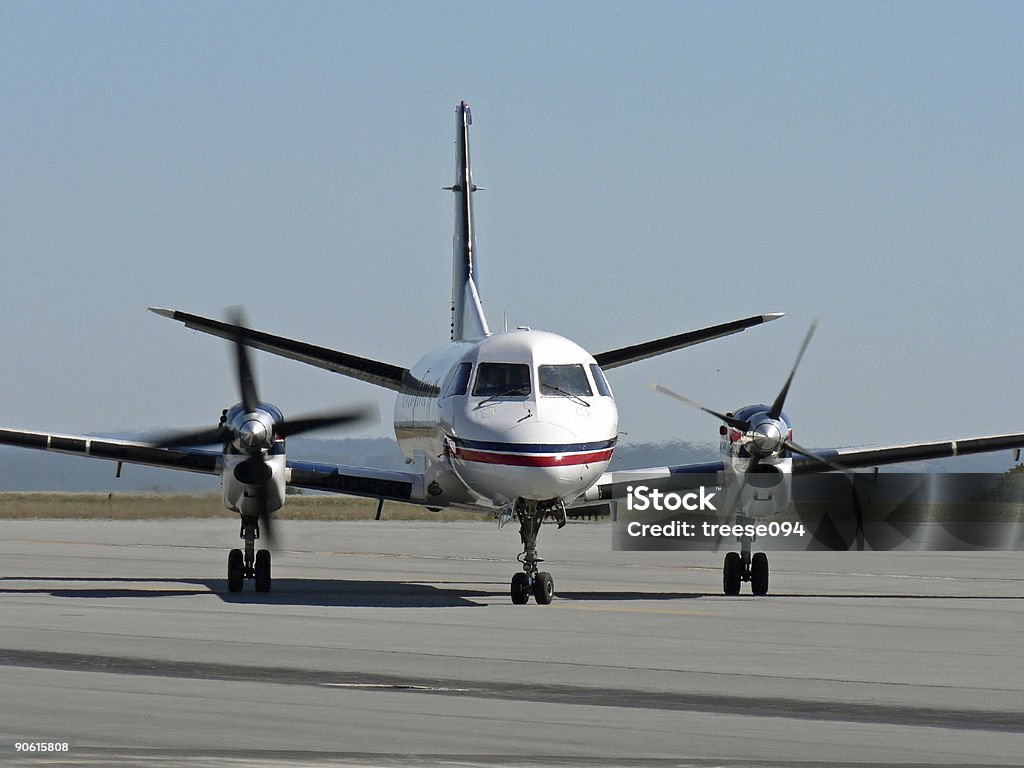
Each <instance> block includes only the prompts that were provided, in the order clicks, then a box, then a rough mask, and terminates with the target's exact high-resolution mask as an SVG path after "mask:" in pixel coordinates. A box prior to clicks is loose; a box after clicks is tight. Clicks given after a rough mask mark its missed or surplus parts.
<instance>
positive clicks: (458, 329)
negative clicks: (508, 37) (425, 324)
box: [445, 101, 491, 341]
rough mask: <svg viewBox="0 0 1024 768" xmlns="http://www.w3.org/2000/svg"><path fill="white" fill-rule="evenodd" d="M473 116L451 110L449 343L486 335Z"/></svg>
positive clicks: (462, 105) (465, 110)
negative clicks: (478, 259)
mask: <svg viewBox="0 0 1024 768" xmlns="http://www.w3.org/2000/svg"><path fill="white" fill-rule="evenodd" d="M472 124H473V115H472V114H471V113H470V111H469V105H468V104H467V103H466V102H464V101H463V102H460V104H459V106H458V107H456V109H455V145H456V157H455V184H454V185H453V186H451V187H445V189H448V190H450V191H452V192H454V193H455V238H454V250H455V252H454V261H453V265H452V340H453V341H461V340H463V339H482V338H483V337H484V336H489V335H490V333H491V332H490V330H489V329H488V327H487V318H485V317H484V310H483V306H482V305H481V304H480V294H479V292H478V290H477V285H476V275H475V272H476V233H475V232H474V230H473V192H475V191H476V189H477V187H476V185H475V184H473V173H472V168H471V165H470V162H469V126H470V125H472Z"/></svg>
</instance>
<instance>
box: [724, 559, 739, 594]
mask: <svg viewBox="0 0 1024 768" xmlns="http://www.w3.org/2000/svg"><path fill="white" fill-rule="evenodd" d="M742 582H743V560H742V559H740V553H739V552H729V553H728V554H727V555H726V556H725V565H724V566H723V567H722V591H723V592H725V594H727V595H738V594H739V593H740V584H741V583H742Z"/></svg>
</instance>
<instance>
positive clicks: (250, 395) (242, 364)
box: [228, 307, 260, 413]
mask: <svg viewBox="0 0 1024 768" xmlns="http://www.w3.org/2000/svg"><path fill="white" fill-rule="evenodd" d="M228 322H229V323H230V324H231V325H232V326H234V338H233V339H232V340H233V341H234V344H235V371H236V373H237V374H238V388H239V390H240V391H241V393H242V405H243V406H244V407H245V410H246V412H248V413H252V412H253V411H255V410H256V408H258V407H259V404H260V397H259V394H257V391H256V375H255V373H253V368H252V361H251V360H250V358H249V348H248V347H247V346H246V345H245V341H244V340H243V336H242V330H243V329H244V328H245V313H244V312H243V311H242V308H241V307H233V308H232V309H230V310H228Z"/></svg>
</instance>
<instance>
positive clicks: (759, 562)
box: [722, 536, 768, 596]
mask: <svg viewBox="0 0 1024 768" xmlns="http://www.w3.org/2000/svg"><path fill="white" fill-rule="evenodd" d="M739 541H740V552H730V553H728V554H727V555H726V556H725V565H724V566H723V568H722V591H723V592H725V594H727V595H738V594H739V593H740V584H742V582H744V581H749V582H750V591H751V592H752V593H753V594H755V595H758V596H761V595H767V594H768V555H766V554H765V553H764V552H757V553H755V554H754V555H753V556H751V554H750V545H751V544H752V543H753V539H752V538H751V537H750V536H740V539H739Z"/></svg>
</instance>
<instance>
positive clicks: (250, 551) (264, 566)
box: [228, 517, 270, 592]
mask: <svg viewBox="0 0 1024 768" xmlns="http://www.w3.org/2000/svg"><path fill="white" fill-rule="evenodd" d="M238 535H239V537H240V538H242V539H244V540H245V552H244V553H243V552H242V550H240V549H232V550H231V551H230V552H229V553H228V591H229V592H241V591H242V586H243V585H244V583H245V580H246V579H253V580H254V581H255V582H256V591H257V592H269V591H270V552H268V551H267V550H265V549H261V550H260V551H259V552H256V551H255V550H256V539H258V538H259V537H260V523H259V519H258V518H255V517H243V518H242V530H241V531H240V532H239V534H238Z"/></svg>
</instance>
